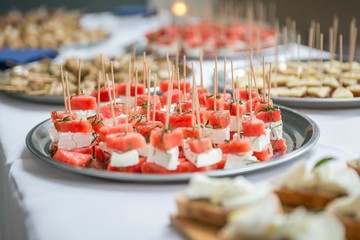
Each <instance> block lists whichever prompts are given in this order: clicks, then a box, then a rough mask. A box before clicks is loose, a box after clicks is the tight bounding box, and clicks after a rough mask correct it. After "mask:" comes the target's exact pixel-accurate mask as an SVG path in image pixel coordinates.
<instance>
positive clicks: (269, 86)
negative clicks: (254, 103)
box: [267, 63, 271, 104]
mask: <svg viewBox="0 0 360 240" xmlns="http://www.w3.org/2000/svg"><path fill="white" fill-rule="evenodd" d="M269 67H270V69H269V83H268V84H269V85H268V96H267V97H268V100H267V102H268V103H269V104H270V90H271V63H270V66H269Z"/></svg>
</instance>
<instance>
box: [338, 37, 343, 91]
mask: <svg viewBox="0 0 360 240" xmlns="http://www.w3.org/2000/svg"><path fill="white" fill-rule="evenodd" d="M339 58H340V76H339V82H340V87H341V88H342V87H343V82H342V75H343V71H342V65H343V36H342V34H340V36H339Z"/></svg>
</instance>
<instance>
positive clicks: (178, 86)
mask: <svg viewBox="0 0 360 240" xmlns="http://www.w3.org/2000/svg"><path fill="white" fill-rule="evenodd" d="M179 75H180V73H179V68H177V71H176V81H177V83H178V84H177V89H178V94H179V97H178V102H179V111H180V114H182V109H181V97H180V82H181V81H180V76H179ZM183 94H185V93H183Z"/></svg>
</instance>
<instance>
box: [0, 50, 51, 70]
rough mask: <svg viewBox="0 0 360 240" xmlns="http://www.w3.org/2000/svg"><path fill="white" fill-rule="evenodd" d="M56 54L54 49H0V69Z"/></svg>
mask: <svg viewBox="0 0 360 240" xmlns="http://www.w3.org/2000/svg"><path fill="white" fill-rule="evenodd" d="M56 56H57V52H56V50H54V49H11V48H6V49H1V50H0V69H2V70H3V69H7V68H10V67H12V66H14V65H17V64H25V63H29V62H34V61H39V60H41V59H44V58H54V57H56Z"/></svg>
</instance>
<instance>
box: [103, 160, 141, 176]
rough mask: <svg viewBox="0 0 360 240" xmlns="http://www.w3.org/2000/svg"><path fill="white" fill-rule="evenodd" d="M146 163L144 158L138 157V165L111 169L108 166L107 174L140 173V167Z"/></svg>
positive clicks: (109, 165)
mask: <svg viewBox="0 0 360 240" xmlns="http://www.w3.org/2000/svg"><path fill="white" fill-rule="evenodd" d="M145 162H146V158H145V157H139V163H138V164H136V165H133V166H129V167H113V166H111V164H108V167H107V170H108V171H109V172H127V173H140V172H141V167H142V165H143V164H144V163H145Z"/></svg>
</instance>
